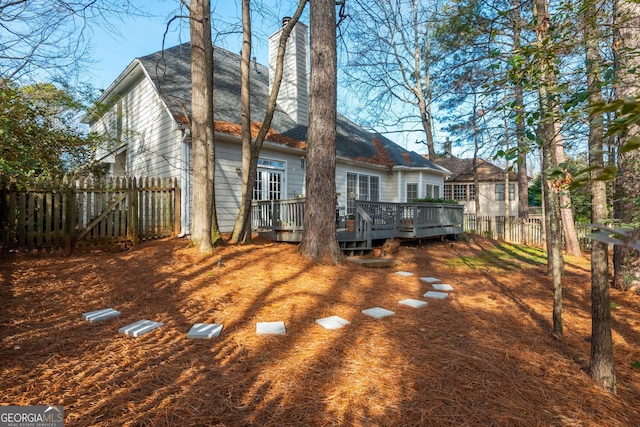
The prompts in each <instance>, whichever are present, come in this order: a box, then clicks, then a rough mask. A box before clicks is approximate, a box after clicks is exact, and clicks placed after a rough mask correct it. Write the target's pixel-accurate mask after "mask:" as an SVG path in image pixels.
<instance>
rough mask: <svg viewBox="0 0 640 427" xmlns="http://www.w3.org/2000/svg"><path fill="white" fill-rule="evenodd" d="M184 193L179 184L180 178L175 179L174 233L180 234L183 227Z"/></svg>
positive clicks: (175, 234)
mask: <svg viewBox="0 0 640 427" xmlns="http://www.w3.org/2000/svg"><path fill="white" fill-rule="evenodd" d="M181 198H182V193H181V190H180V186H179V185H178V178H174V179H173V212H174V214H173V235H174V236H177V235H178V234H180V229H181V228H182V200H181Z"/></svg>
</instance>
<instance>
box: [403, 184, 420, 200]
mask: <svg viewBox="0 0 640 427" xmlns="http://www.w3.org/2000/svg"><path fill="white" fill-rule="evenodd" d="M417 198H418V184H416V183H415V182H408V183H407V191H406V200H407V202H413V201H414V200H415V199H417Z"/></svg>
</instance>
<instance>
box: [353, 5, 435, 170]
mask: <svg viewBox="0 0 640 427" xmlns="http://www.w3.org/2000/svg"><path fill="white" fill-rule="evenodd" d="M353 4H354V6H355V7H353V8H352V9H351V10H352V12H351V15H352V19H353V21H352V25H350V26H349V30H348V32H349V39H351V42H350V43H347V44H346V47H347V49H348V58H349V59H348V65H349V67H347V68H346V69H345V72H346V75H347V80H348V82H349V84H350V86H351V89H352V91H353V92H354V93H358V94H359V97H360V99H361V100H362V101H364V102H365V103H366V108H365V109H366V110H367V112H368V116H369V117H371V118H372V120H373V121H371V122H370V123H367V125H370V126H372V127H380V126H383V127H386V126H388V125H391V126H393V127H401V126H402V125H403V124H407V123H414V124H415V123H420V125H421V127H422V129H423V130H424V133H425V138H426V145H427V148H428V153H429V158H430V159H431V160H434V159H435V147H434V142H433V129H432V127H433V119H432V116H431V104H432V95H431V73H430V65H431V62H432V58H431V45H430V43H431V38H432V31H433V28H432V27H433V25H434V24H433V21H431V18H430V16H431V11H429V10H428V9H427V8H425V7H423V2H421V1H419V0H410V1H396V0H366V1H365V0H355V1H354V2H353ZM406 107H408V109H407V108H406ZM404 112H407V115H404Z"/></svg>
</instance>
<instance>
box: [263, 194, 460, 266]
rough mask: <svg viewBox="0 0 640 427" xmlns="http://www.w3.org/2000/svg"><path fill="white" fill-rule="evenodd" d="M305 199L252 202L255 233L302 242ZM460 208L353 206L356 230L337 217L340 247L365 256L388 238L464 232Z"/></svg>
mask: <svg viewBox="0 0 640 427" xmlns="http://www.w3.org/2000/svg"><path fill="white" fill-rule="evenodd" d="M304 206H305V199H301V198H297V199H283V200H264V201H254V202H253V204H252V210H251V224H252V228H253V230H254V231H255V232H257V233H259V234H260V235H261V236H264V237H267V238H269V239H271V240H274V241H278V242H300V241H302V231H303V220H304ZM463 222H464V218H463V206H462V205H453V204H440V203H387V202H363V201H357V202H356V213H355V228H354V230H353V231H348V230H347V228H346V221H345V218H344V215H338V214H336V232H337V237H338V242H339V243H340V247H341V248H342V249H343V250H345V251H347V252H352V253H353V252H357V251H361V252H366V251H368V250H371V249H372V248H373V246H374V243H376V242H379V241H384V240H386V239H391V238H402V239H421V238H427V237H437V236H446V235H453V234H459V233H462V232H463Z"/></svg>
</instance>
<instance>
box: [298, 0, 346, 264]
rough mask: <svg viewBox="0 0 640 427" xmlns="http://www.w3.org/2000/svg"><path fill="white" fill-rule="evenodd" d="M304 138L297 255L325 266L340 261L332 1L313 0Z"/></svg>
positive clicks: (335, 63)
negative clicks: (303, 186)
mask: <svg viewBox="0 0 640 427" xmlns="http://www.w3.org/2000/svg"><path fill="white" fill-rule="evenodd" d="M309 18H310V19H309V21H310V29H311V81H310V86H309V130H308V136H307V174H306V178H305V179H306V181H305V183H306V188H307V202H306V208H305V212H304V234H303V237H302V242H301V244H300V247H299V251H300V253H301V254H303V255H305V256H306V257H308V258H310V259H312V260H315V261H319V262H322V263H327V264H330V263H332V264H339V263H341V262H342V253H341V251H340V247H339V246H338V239H337V237H336V224H335V191H336V187H335V185H336V183H335V179H336V108H337V104H336V101H337V92H336V82H337V55H336V11H335V0H314V1H312V2H311V10H310V14H309Z"/></svg>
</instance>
